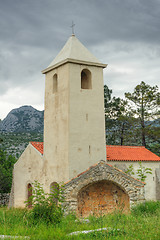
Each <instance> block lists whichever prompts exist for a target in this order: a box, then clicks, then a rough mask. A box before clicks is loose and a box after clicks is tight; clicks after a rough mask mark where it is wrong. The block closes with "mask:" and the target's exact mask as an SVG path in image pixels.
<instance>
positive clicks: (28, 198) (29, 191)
mask: <svg viewBox="0 0 160 240" xmlns="http://www.w3.org/2000/svg"><path fill="white" fill-rule="evenodd" d="M27 195H28V196H27V200H28V208H31V207H32V185H31V184H30V183H29V184H28V185H27Z"/></svg>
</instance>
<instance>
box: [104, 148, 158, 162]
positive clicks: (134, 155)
mask: <svg viewBox="0 0 160 240" xmlns="http://www.w3.org/2000/svg"><path fill="white" fill-rule="evenodd" d="M106 150H107V160H108V161H160V157H158V156H157V155H156V154H154V153H152V152H151V151H149V150H148V149H146V148H145V147H143V146H114V145H107V146H106Z"/></svg>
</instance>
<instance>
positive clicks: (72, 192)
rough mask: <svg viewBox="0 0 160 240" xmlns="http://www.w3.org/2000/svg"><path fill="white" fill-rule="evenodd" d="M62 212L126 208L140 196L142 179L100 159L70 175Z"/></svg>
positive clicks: (142, 184)
mask: <svg viewBox="0 0 160 240" xmlns="http://www.w3.org/2000/svg"><path fill="white" fill-rule="evenodd" d="M64 190H65V191H64V197H65V203H64V205H65V207H66V212H73V211H74V212H75V213H77V214H78V215H81V216H88V215H89V214H93V213H96V211H97V212H99V211H100V213H103V214H107V213H109V212H111V211H113V210H115V209H120V210H123V212H127V211H128V210H129V209H130V206H132V205H134V204H135V203H137V202H138V201H140V202H142V201H144V200H145V198H144V183H143V182H141V181H139V180H137V179H135V178H133V177H131V176H129V175H127V174H126V173H124V172H122V171H121V170H119V169H117V168H115V167H112V166H111V165H109V164H107V163H106V162H104V161H100V162H99V163H97V164H95V165H93V166H91V167H90V168H89V169H87V170H86V171H85V172H82V173H80V174H79V175H78V176H77V177H75V178H73V179H71V180H70V181H69V182H67V183H66V184H65V188H64Z"/></svg>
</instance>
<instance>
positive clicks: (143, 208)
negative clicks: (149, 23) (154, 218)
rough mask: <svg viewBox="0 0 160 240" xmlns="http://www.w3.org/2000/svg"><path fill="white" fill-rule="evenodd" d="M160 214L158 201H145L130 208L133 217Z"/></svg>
mask: <svg viewBox="0 0 160 240" xmlns="http://www.w3.org/2000/svg"><path fill="white" fill-rule="evenodd" d="M157 212H160V202H159V201H147V202H144V203H140V204H137V205H136V206H134V207H133V208H132V213H133V214H135V215H142V214H144V215H153V214H156V213H157Z"/></svg>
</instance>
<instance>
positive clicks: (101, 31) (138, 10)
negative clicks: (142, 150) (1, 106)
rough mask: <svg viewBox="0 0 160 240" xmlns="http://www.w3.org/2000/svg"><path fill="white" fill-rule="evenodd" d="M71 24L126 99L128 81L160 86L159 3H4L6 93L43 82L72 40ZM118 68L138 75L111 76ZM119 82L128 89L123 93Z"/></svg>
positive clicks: (0, 19) (0, 24) (0, 29)
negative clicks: (47, 69) (53, 62)
mask: <svg viewBox="0 0 160 240" xmlns="http://www.w3.org/2000/svg"><path fill="white" fill-rule="evenodd" d="M144 2H145V3H144ZM72 20H74V22H75V24H76V26H75V33H76V36H77V37H78V38H79V39H80V41H81V42H82V43H83V44H84V45H85V46H86V47H87V48H88V49H89V50H90V51H91V52H92V53H93V54H94V55H95V56H96V57H97V58H99V59H100V61H103V62H104V63H108V64H109V66H108V70H106V72H105V74H104V76H105V81H108V84H110V86H111V87H112V88H114V89H115V90H114V92H117V94H121V95H122V91H123V90H124V89H126V86H127V84H126V81H127V79H128V78H130V79H131V81H132V83H133V84H136V83H137V82H136V81H137V79H138V78H139V77H141V76H143V77H144V78H145V79H148V81H152V82H155V81H157V78H158V75H160V72H159V70H158V66H159V62H160V31H159V23H160V1H159V0H152V1H151V0H145V1H144V0H134V1H128V0H123V1H120V0H112V1H110V0H98V1H97V0H45V1H44V0H34V1H33V0H14V1H13V0H5V1H4V0H0V84H1V87H0V93H1V94H2V93H3V94H4V93H5V92H7V90H8V89H9V88H10V87H12V88H13V87H16V86H19V87H22V88H23V87H25V86H26V84H31V87H32V83H33V82H34V81H37V80H38V79H40V81H41V80H42V79H43V78H44V76H42V75H41V72H40V71H41V70H43V69H44V68H46V67H47V66H48V65H49V63H50V62H51V61H52V60H53V58H54V57H55V56H56V55H57V54H58V52H59V51H60V50H61V48H62V47H63V45H64V44H65V41H66V40H67V39H68V37H69V36H70V35H71V27H70V25H71V22H72ZM137 62H138V65H137ZM152 62H153V63H154V64H152ZM115 65H116V66H117V65H119V67H124V66H126V68H130V66H132V67H133V69H134V70H135V69H137V75H136V73H135V72H134V74H132V73H130V74H128V73H125V72H123V71H122V72H114V71H113V72H111V71H110V70H109V69H110V67H111V69H113V68H112V66H114V67H115ZM107 71H108V73H107ZM149 73H150V74H152V77H150V79H151V80H149V78H148V76H149ZM107 74H108V75H107ZM145 74H146V75H145ZM154 76H155V77H154ZM34 79H35V80H34ZM134 79H135V80H134ZM145 79H142V80H144V81H145ZM155 79H156V80H155ZM140 80H141V79H140ZM119 83H121V86H123V85H124V89H121V90H119V89H120V88H119V87H118V86H119Z"/></svg>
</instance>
